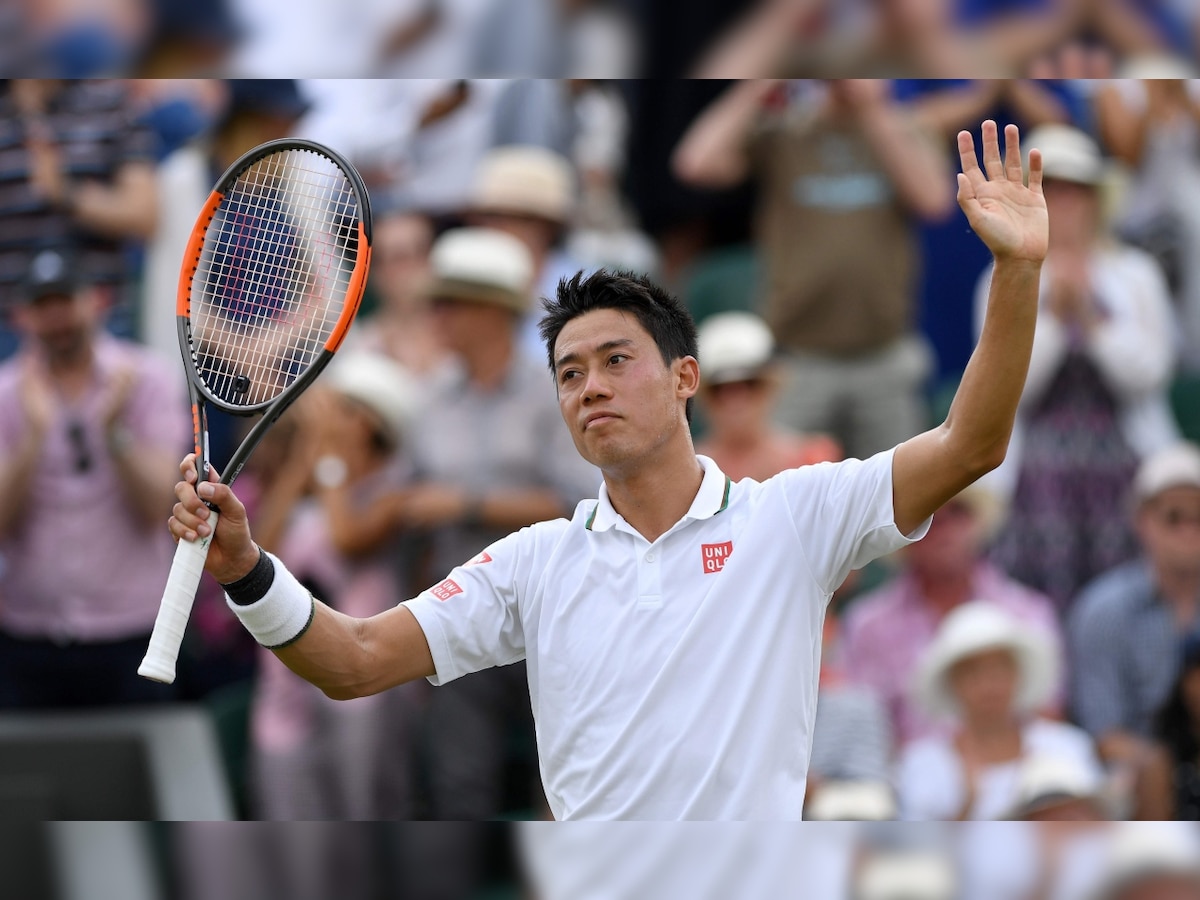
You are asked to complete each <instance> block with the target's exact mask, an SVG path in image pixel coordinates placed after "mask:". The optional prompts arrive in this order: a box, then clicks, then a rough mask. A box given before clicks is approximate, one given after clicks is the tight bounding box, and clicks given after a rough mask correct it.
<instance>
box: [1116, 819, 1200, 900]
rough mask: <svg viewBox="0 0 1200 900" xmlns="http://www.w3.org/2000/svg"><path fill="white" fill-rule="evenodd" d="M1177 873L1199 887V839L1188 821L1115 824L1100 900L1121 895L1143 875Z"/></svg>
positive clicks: (1149, 876)
mask: <svg viewBox="0 0 1200 900" xmlns="http://www.w3.org/2000/svg"><path fill="white" fill-rule="evenodd" d="M1163 875H1174V876H1177V877H1180V878H1185V879H1193V880H1194V881H1195V884H1196V887H1197V888H1198V889H1200V840H1198V839H1197V833H1196V830H1195V825H1193V824H1191V823H1185V822H1122V823H1119V824H1117V825H1114V826H1113V833H1112V842H1111V845H1110V847H1109V852H1108V858H1107V865H1106V866H1105V872H1104V886H1103V889H1102V890H1101V891H1100V893H1099V895H1098V900H1108V898H1113V897H1116V896H1118V895H1120V894H1121V893H1122V892H1123V891H1125V890H1127V889H1129V888H1131V887H1133V886H1134V885H1135V884H1136V883H1137V882H1138V881H1141V880H1142V879H1144V878H1151V877H1155V876H1163Z"/></svg>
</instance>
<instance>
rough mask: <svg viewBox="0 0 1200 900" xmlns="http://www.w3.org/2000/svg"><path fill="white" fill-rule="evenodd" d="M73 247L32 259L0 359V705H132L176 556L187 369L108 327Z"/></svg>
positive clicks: (149, 694)
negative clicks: (13, 334)
mask: <svg viewBox="0 0 1200 900" xmlns="http://www.w3.org/2000/svg"><path fill="white" fill-rule="evenodd" d="M76 271H77V270H76V269H75V266H74V261H73V258H72V257H71V256H70V254H69V253H67V252H65V251H59V250H44V251H42V252H40V253H38V254H37V255H35V256H34V257H33V260H32V262H31V265H30V269H29V273H28V275H27V277H26V280H25V284H24V291H23V295H22V301H21V303H20V304H19V305H18V306H17V307H16V308H15V309H14V310H13V312H14V314H15V318H16V322H17V325H18V327H19V328H20V330H21V333H22V347H21V350H20V352H19V353H18V354H17V355H16V356H14V357H13V358H12V359H10V360H8V361H6V362H5V363H4V364H3V365H0V562H2V564H3V567H2V568H0V707H54V706H89V705H97V704H105V703H137V702H143V701H148V700H154V699H161V698H165V697H167V696H169V689H166V688H164V687H163V686H162V685H156V684H154V683H151V682H148V681H146V679H143V678H139V677H138V676H137V674H136V673H137V666H138V661H139V660H140V659H141V657H142V654H143V653H144V652H145V649H146V641H147V640H148V637H149V634H150V629H151V626H152V625H153V624H154V617H155V615H156V613H157V611H158V605H159V600H160V598H161V597H162V591H163V585H164V584H165V583H166V578H167V573H168V571H169V570H170V567H171V556H172V553H173V547H172V545H171V541H170V538H169V536H166V535H164V534H163V533H162V518H163V513H164V511H165V510H168V509H169V508H170V502H171V491H172V485H173V483H174V481H175V472H174V470H175V464H174V459H175V457H176V456H177V455H178V453H179V451H180V449H181V448H186V447H187V446H188V444H189V443H190V440H189V436H190V429H189V427H188V425H189V423H188V420H187V409H188V405H187V402H186V395H185V392H184V384H183V379H182V377H181V375H180V373H179V371H178V369H177V367H172V366H171V365H170V364H169V363H168V362H167V361H165V360H160V359H159V358H157V357H155V356H152V355H151V354H150V353H148V352H147V351H146V350H145V349H143V348H141V347H138V346H137V345H135V344H131V343H128V342H124V341H119V340H117V339H115V338H112V337H110V336H108V335H106V334H105V333H104V332H103V330H102V328H101V323H102V319H103V312H104V310H103V300H102V298H101V295H100V294H99V293H98V292H97V291H96V290H95V289H94V288H93V287H92V286H91V285H89V284H82V283H79V282H78V281H77V280H76Z"/></svg>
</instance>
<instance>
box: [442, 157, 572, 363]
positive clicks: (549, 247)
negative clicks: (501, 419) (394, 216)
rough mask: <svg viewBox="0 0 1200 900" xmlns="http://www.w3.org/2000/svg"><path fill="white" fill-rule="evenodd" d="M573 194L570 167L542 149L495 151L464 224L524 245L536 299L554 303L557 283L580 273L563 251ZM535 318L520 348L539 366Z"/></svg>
mask: <svg viewBox="0 0 1200 900" xmlns="http://www.w3.org/2000/svg"><path fill="white" fill-rule="evenodd" d="M575 192H576V185H575V170H574V168H573V167H572V165H571V163H570V162H569V161H568V160H567V159H566V157H564V156H562V155H560V154H558V153H555V152H554V151H553V150H547V149H546V148H544V147H537V146H532V145H529V146H525V145H517V144H513V145H509V146H504V147H496V148H494V149H492V150H489V151H488V152H487V154H485V155H484V157H483V159H482V160H481V161H480V163H479V168H478V170H477V171H476V173H475V182H474V186H473V188H472V191H471V197H470V200H469V201H468V209H467V216H466V218H467V222H468V223H469V224H471V225H474V226H477V227H480V228H494V229H496V230H498V231H503V232H506V233H507V234H511V235H512V236H513V237H515V238H517V239H518V240H519V241H520V242H521V243H522V244H524V245H525V249H526V250H528V251H529V254H530V259H531V260H532V263H533V271H532V278H531V283H530V285H531V288H532V291H533V294H534V296H535V297H553V296H554V291H555V289H556V288H557V287H558V282H559V279H560V278H563V277H569V276H571V275H574V274H575V273H576V272H577V271H579V269H580V266H579V265H578V264H577V263H576V261H575V260H573V259H571V258H570V257H568V256H567V255H566V253H565V252H564V251H563V250H562V247H561V245H562V241H563V237H564V236H565V234H566V232H567V229H568V227H569V226H570V222H571V218H572V215H573V214H574V209H575ZM538 318H539V317H538V316H536V315H534V316H530V317H528V318H527V320H526V323H525V327H524V328H523V329H522V334H521V345H522V347H523V349H525V350H526V351H527V352H528V353H530V354H531V355H532V356H534V357H535V358H536V359H539V360H540V359H541V357H542V340H541V338H540V337H539V336H538V332H537V321H538Z"/></svg>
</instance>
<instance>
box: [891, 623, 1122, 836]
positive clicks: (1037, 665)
mask: <svg viewBox="0 0 1200 900" xmlns="http://www.w3.org/2000/svg"><path fill="white" fill-rule="evenodd" d="M1058 666H1059V659H1058V655H1057V654H1056V653H1055V651H1054V648H1053V645H1052V644H1051V643H1050V642H1049V641H1048V640H1046V637H1045V635H1044V634H1041V633H1038V632H1036V631H1029V630H1026V629H1025V628H1024V627H1023V626H1022V624H1021V622H1020V621H1019V620H1018V619H1016V618H1015V617H1013V616H1011V615H1010V614H1009V613H1007V612H1005V611H1004V610H1003V609H1001V608H999V607H997V606H995V605H993V604H991V603H988V602H986V601H976V602H972V603H967V604H964V605H963V606H960V607H959V608H958V609H956V610H955V611H954V612H952V613H950V615H948V616H947V617H946V618H945V619H944V620H943V621H942V624H941V627H940V628H939V629H938V633H937V635H936V637H935V638H934V641H933V643H932V644H931V645H930V647H929V650H928V651H927V652H926V654H925V655H924V656H923V657H922V659H921V662H920V665H919V668H918V673H917V678H916V681H915V683H914V692H915V694H916V695H917V698H918V699H919V701H920V702H921V704H922V705H923V706H925V708H926V709H927V710H928V711H929V712H930V713H931V714H933V715H941V716H947V717H950V718H952V719H953V721H954V725H955V730H954V734H953V736H949V737H943V736H935V737H927V738H922V739H920V740H917V741H914V742H912V743H910V744H909V745H908V746H907V747H905V748H904V750H903V751H902V754H901V757H900V762H899V767H898V774H897V788H898V792H899V795H900V809H901V813H902V815H903V816H904V818H906V819H910V820H912V819H915V820H926V819H941V820H963V819H997V818H1000V817H1001V816H1004V815H1006V814H1007V813H1008V812H1009V811H1010V810H1011V809H1012V808H1013V807H1014V806H1015V805H1016V802H1017V800H1018V796H1019V795H1018V785H1019V782H1020V777H1021V770H1022V768H1023V767H1025V766H1027V765H1028V764H1029V763H1030V761H1031V760H1035V759H1039V758H1042V757H1051V758H1056V759H1064V760H1066V761H1067V762H1069V763H1071V764H1073V765H1074V766H1076V767H1079V768H1083V769H1085V770H1090V771H1091V773H1093V774H1094V776H1095V777H1096V778H1099V773H1100V763H1099V760H1098V759H1097V757H1096V752H1095V748H1094V747H1093V746H1092V741H1091V739H1090V738H1089V737H1088V735H1087V734H1086V733H1085V732H1083V731H1081V730H1080V729H1078V728H1076V727H1074V726H1073V725H1067V724H1064V723H1061V722H1054V721H1051V720H1049V719H1043V718H1039V717H1037V715H1036V713H1037V710H1039V709H1042V708H1044V707H1045V705H1046V704H1047V703H1048V702H1049V700H1050V697H1051V695H1052V694H1053V692H1054V685H1055V683H1056V682H1057V680H1058V675H1057V669H1058Z"/></svg>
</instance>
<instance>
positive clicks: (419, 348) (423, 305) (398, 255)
mask: <svg viewBox="0 0 1200 900" xmlns="http://www.w3.org/2000/svg"><path fill="white" fill-rule="evenodd" d="M433 235H434V230H433V222H432V220H431V219H430V218H429V216H427V215H425V214H424V213H422V212H419V211H417V210H410V209H404V208H399V209H396V210H394V211H391V212H386V213H384V214H383V215H380V216H378V217H377V218H376V220H375V233H374V236H373V239H372V244H371V280H370V282H369V283H368V284H369V286H370V288H371V289H372V290H373V291H374V292H375V296H376V297H377V298H378V301H379V305H378V307H377V308H376V309H375V310H374V311H373V312H372V313H371V315H370V316H368V317H366V318H364V319H362V320H360V321H359V322H358V323H356V326H355V329H354V331H352V332H351V333H350V340H351V341H352V342H353V345H354V346H356V347H359V348H362V349H364V350H368V351H371V352H375V353H383V354H384V355H386V356H388V357H390V358H392V359H394V360H395V361H396V362H398V363H399V364H400V365H402V366H403V367H404V368H405V369H406V370H407V371H408V373H409V374H410V375H413V376H416V377H417V378H422V379H423V378H427V377H435V376H436V375H437V373H439V372H443V373H444V370H445V368H446V366H447V363H448V359H449V357H448V354H447V352H446V348H445V347H443V346H442V341H441V338H440V337H439V336H438V333H437V328H436V327H435V325H434V321H433V311H432V309H431V308H430V305H429V297H428V296H426V289H427V288H428V286H429V285H428V282H429V278H430V272H429V251H430V248H431V247H432V246H433Z"/></svg>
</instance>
